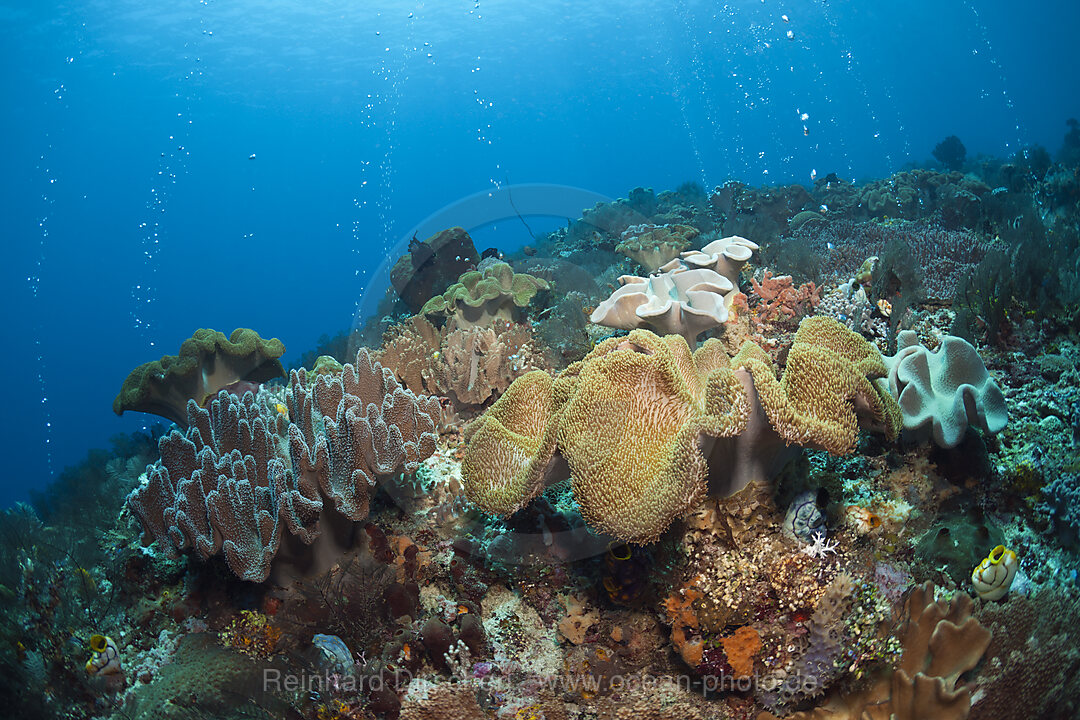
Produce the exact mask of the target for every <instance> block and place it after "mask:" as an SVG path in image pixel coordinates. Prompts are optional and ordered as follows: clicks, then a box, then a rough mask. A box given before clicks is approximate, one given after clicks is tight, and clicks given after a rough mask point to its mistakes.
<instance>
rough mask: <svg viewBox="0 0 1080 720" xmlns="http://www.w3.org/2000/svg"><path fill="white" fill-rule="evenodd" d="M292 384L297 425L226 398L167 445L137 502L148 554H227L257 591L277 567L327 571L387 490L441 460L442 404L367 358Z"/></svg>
mask: <svg viewBox="0 0 1080 720" xmlns="http://www.w3.org/2000/svg"><path fill="white" fill-rule="evenodd" d="M312 378H314V379H312ZM292 379H293V382H292V387H291V388H290V391H289V393H288V396H287V398H286V399H287V401H288V403H289V414H290V416H291V417H292V419H293V423H290V422H289V421H288V420H287V419H286V418H285V416H284V415H283V414H281V413H280V412H278V411H277V410H276V409H274V408H272V407H270V400H269V398H268V397H266V396H265V393H260V395H259V396H258V397H256V396H255V395H254V394H253V393H251V392H247V393H245V394H244V396H243V398H238V397H236V396H235V395H232V394H230V393H223V394H222V395H220V396H219V397H218V398H216V399H214V400H213V401H212V402H211V403H210V409H209V410H205V409H203V408H200V407H199V406H198V405H196V404H195V402H194V401H193V400H192V401H189V402H188V416H189V418H190V421H191V425H190V427H189V428H188V429H187V432H186V433H181V432H180V431H179V430H173V431H172V432H171V433H170V434H169V435H166V436H164V437H162V438H161V440H160V441H159V443H158V446H159V448H160V450H161V459H160V460H159V461H158V462H156V463H155V464H154V465H151V466H150V467H149V468H148V469H147V481H146V482H145V483H143V484H142V485H141V486H140V487H138V488H136V489H135V490H134V491H133V492H132V493H131V494H130V495H129V496H128V500H127V502H128V505H129V506H130V507H131V509H132V511H133V512H134V514H135V515H136V516H137V517H138V518H139V520H140V521H141V523H142V526H143V529H144V537H143V541H144V543H146V544H149V543H150V542H151V541H157V543H158V545H159V547H160V548H161V550H162V551H163V552H164V553H165V554H166V555H167V556H169V557H176V556H177V554H178V551H181V550H186V549H188V548H192V549H194V550H195V551H196V552H197V553H198V554H199V555H200V556H201V557H202V558H203V559H206V558H208V557H210V556H212V555H215V554H217V553H219V552H220V553H222V554H224V555H225V561H226V563H227V564H228V566H229V569H231V570H232V571H233V572H234V573H236V575H237V576H238V577H240V578H241V579H243V580H249V581H252V582H262V581H263V580H266V578H267V577H268V576H269V575H270V572H271V564H272V563H273V565H274V570H275V571H276V572H280V571H281V570H282V568H284V567H285V566H288V565H290V564H293V565H295V566H296V567H297V569H299V570H300V571H301V572H307V571H310V570H312V569H316V570H317V569H325V568H327V567H329V566H330V565H331V564H333V562H335V561H336V560H337V559H338V557H339V555H340V551H341V550H342V549H343V548H342V544H343V543H347V542H348V541H349V539H350V538H349V534H350V531H351V530H352V523H355V522H357V521H359V520H361V519H363V518H365V517H367V514H368V497H369V491H370V489H371V487H372V486H373V485H374V483H375V481H376V479H377V478H379V477H385V476H388V475H390V474H393V473H397V472H401V471H402V470H404V471H405V472H412V471H414V470H415V469H416V467H417V465H418V463H419V462H420V461H421V460H423V459H424V458H426V457H428V456H429V455H430V454H431V453H432V452H434V450H435V445H436V443H437V441H438V435H437V434H436V433H435V422H436V419H437V418H438V412H439V401H438V399H436V398H431V397H427V396H420V397H417V396H415V395H413V393H411V392H409V391H407V390H405V389H403V388H402V387H401V386H400V385H399V384H398V383H397V381H396V380H395V379H394V376H393V374H392V373H391V372H390V371H389V370H387V369H385V368H383V367H381V366H380V365H379V364H378V363H375V362H373V361H372V360H371V358H370V356H369V354H368V352H367V350H364V349H362V350H360V351H359V352H358V353H357V356H356V362H355V364H348V365H345V366H344V367H343V368H342V370H341V371H340V372H339V373H337V374H319V375H314V376H312V377H311V378H309V377H308V376H307V374H306V372H305V371H304V370H300V371H296V372H294V373H293V378H292ZM286 438H287V440H286ZM286 447H287V449H286ZM286 529H287V530H288V533H287V534H286V533H285V532H284V530H286ZM279 550H285V551H287V552H279Z"/></svg>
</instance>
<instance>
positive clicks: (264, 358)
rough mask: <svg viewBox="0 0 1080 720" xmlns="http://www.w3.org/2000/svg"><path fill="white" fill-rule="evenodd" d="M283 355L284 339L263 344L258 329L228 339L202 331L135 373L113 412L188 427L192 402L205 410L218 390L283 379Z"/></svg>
mask: <svg viewBox="0 0 1080 720" xmlns="http://www.w3.org/2000/svg"><path fill="white" fill-rule="evenodd" d="M284 354H285V346H284V345H283V344H282V342H281V341H280V340H278V339H277V338H273V339H271V340H263V339H262V338H261V337H259V334H258V333H257V332H255V331H254V330H249V329H247V328H237V329H236V330H233V332H232V335H230V336H229V337H228V338H226V337H225V335H224V334H223V333H221V332H218V331H217V330H208V329H205V328H201V329H199V330H196V331H195V332H194V334H193V335H192V336H191V337H190V338H188V339H187V340H185V341H184V342H183V343H181V345H180V352H179V353H177V354H176V355H165V356H163V357H162V358H161V359H160V360H154V361H153V362H147V363H143V364H142V365H140V366H139V367H137V368H135V369H134V370H132V371H131V373H130V374H129V375H128V376H127V377H126V378H125V379H124V384H123V386H122V387H121V388H120V392H119V394H117V396H116V399H115V400H113V412H115V413H116V414H117V415H122V414H123V413H124V411H126V410H135V411H137V412H144V413H151V414H153V415H160V416H161V417H163V418H166V419H168V420H170V421H172V422H174V423H176V424H177V425H179V426H180V427H182V428H183V427H186V426H187V419H188V415H187V403H188V400H194V401H195V403H196V404H197V405H199V406H200V407H204V406H205V405H206V403H207V401H208V400H209V399H210V398H211V397H213V396H214V395H215V394H216V393H217V392H218V391H219V390H222V389H224V388H227V387H229V386H230V385H233V384H234V383H238V382H240V381H245V380H246V381H249V382H252V383H262V382H266V381H267V380H272V379H274V378H276V377H284V376H285V369H284V368H283V367H282V366H281V362H280V361H279V360H278V358H280V357H281V356H282V355H284Z"/></svg>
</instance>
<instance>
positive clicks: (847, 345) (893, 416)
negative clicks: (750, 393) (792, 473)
mask: <svg viewBox="0 0 1080 720" xmlns="http://www.w3.org/2000/svg"><path fill="white" fill-rule="evenodd" d="M755 347H756V346H746V345H744V347H743V348H742V349H740V352H739V353H738V354H737V355H736V357H735V358H734V359H733V365H735V366H736V367H745V368H746V369H748V370H749V371H750V373H751V374H752V375H753V378H754V387H755V388H756V389H757V392H758V396H759V398H760V401H761V404H762V406H763V407H764V409H765V413H766V414H767V415H768V417H769V422H770V423H771V424H772V426H773V428H774V429H775V430H776V432H777V433H778V434H779V435H780V437H782V438H783V439H784V440H785V441H787V442H788V443H793V444H796V445H803V446H809V447H816V448H820V449H823V450H827V451H829V452H831V453H833V454H836V455H845V454H847V453H849V452H851V451H852V450H853V449H854V447H855V440H856V437H857V435H858V428H859V426H860V425H862V426H864V427H868V428H869V429H873V430H877V431H881V432H884V434H885V436H886V437H887V438H888V439H890V440H891V439H893V438H895V437H896V434H897V432H898V431H899V427H900V412H899V408H898V407H897V405H896V401H895V400H894V399H893V398H892V396H891V395H889V394H888V393H887V392H885V391H884V390H883V389H882V388H879V387H878V386H877V385H875V384H874V383H873V382H871V380H873V379H876V378H881V377H884V376H885V374H886V367H885V364H884V362H883V361H882V358H881V354H880V353H879V352H878V350H877V348H876V347H874V345H872V344H871V343H869V342H867V341H866V340H865V339H864V338H863V337H862V336H861V335H859V334H858V333H856V332H854V331H852V330H849V329H848V328H846V327H844V326H843V325H841V324H840V323H839V322H837V321H836V320H834V319H833V318H831V317H828V316H824V315H819V316H816V317H810V318H806V319H805V320H803V321H802V323H800V325H799V330H798V332H796V333H795V338H794V341H793V343H792V346H791V349H790V351H789V352H788V357H787V364H786V366H785V368H784V373H783V377H782V378H780V379H779V380H778V379H777V376H776V371H775V369H774V368H773V367H772V366H771V363H769V362H768V359H767V358H766V357H764V353H763V352H762V351H761V350H760V348H757V349H756V350H755Z"/></svg>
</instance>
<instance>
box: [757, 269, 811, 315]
mask: <svg viewBox="0 0 1080 720" xmlns="http://www.w3.org/2000/svg"><path fill="white" fill-rule="evenodd" d="M750 283H751V285H752V286H753V288H754V294H755V295H757V296H758V297H759V298H760V299H761V302H760V303H759V304H758V305H757V307H756V308H755V310H756V312H755V314H754V318H755V319H756V320H757V322H758V326H759V329H760V327H762V326H763V324H764V323H770V322H774V321H776V320H793V319H795V318H796V317H798V316H799V315H806V314H809V313H810V312H812V311H813V309H814V308H816V307H817V305H818V303H819V302H821V288H819V287H817V286H816V285H814V283H812V282H808V283H803V284H802V285H800V286H799V287H795V282H794V280H792V278H791V276H790V275H781V276H779V277H776V276H774V275H773V274H772V272H770V271H769V270H766V271H765V273H764V275H763V277H762V279H761V282H760V283H759V282H758V281H757V279H756V278H751V279H750Z"/></svg>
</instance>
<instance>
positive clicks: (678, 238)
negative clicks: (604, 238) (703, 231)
mask: <svg viewBox="0 0 1080 720" xmlns="http://www.w3.org/2000/svg"><path fill="white" fill-rule="evenodd" d="M698 232H699V231H698V229H697V228H695V227H691V226H690V225H653V224H652V223H642V224H640V225H631V226H630V227H628V228H626V230H623V232H622V236H621V242H620V243H619V244H618V245H616V246H615V251H616V252H619V253H622V254H623V255H626V256H627V257H629V258H631V259H632V260H634V261H636V262H637V263H638V264H639V265H641V266H642V267H643V268H645V270H646V271H647V272H650V273H653V272H656V271H657V270H658V269H659V268H660V267H661V266H663V265H666V264H667V263H668V262H670V261H671V260H674V259H675V258H677V257H678V256H679V253H680V252H682V251H683V250H685V249H686V248H688V247H689V246H690V241H691V240H693V239H694V238H695V237H697V236H698Z"/></svg>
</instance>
